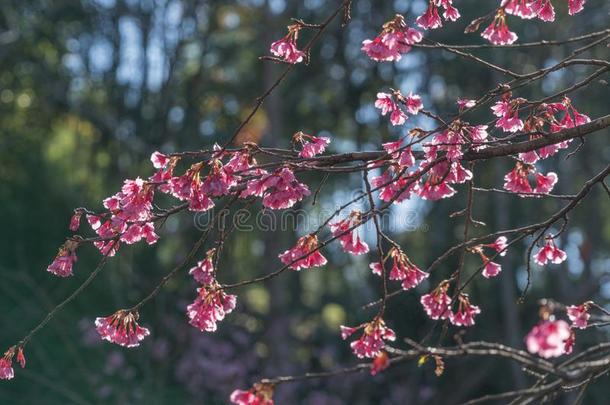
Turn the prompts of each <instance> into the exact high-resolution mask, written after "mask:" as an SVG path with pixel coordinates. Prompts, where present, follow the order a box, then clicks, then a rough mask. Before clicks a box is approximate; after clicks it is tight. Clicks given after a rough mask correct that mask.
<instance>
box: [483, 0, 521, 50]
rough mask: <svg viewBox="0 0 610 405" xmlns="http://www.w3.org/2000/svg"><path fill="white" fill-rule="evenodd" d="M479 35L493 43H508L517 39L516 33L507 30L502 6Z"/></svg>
mask: <svg viewBox="0 0 610 405" xmlns="http://www.w3.org/2000/svg"><path fill="white" fill-rule="evenodd" d="M481 36H482V37H483V38H485V39H486V40H488V41H489V42H491V43H492V44H494V45H510V44H512V43H514V42H515V41H516V40H517V34H515V33H514V32H512V31H509V29H508V26H507V25H506V17H505V15H504V10H503V9H502V8H500V9H498V12H497V13H496V16H495V17H494V20H493V21H492V22H491V24H490V25H489V26H488V27H487V28H486V29H485V30H484V31H483V32H482V33H481Z"/></svg>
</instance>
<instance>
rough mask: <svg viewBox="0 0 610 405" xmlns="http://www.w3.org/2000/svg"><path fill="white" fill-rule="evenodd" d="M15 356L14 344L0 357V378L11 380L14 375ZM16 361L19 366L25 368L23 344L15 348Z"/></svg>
mask: <svg viewBox="0 0 610 405" xmlns="http://www.w3.org/2000/svg"><path fill="white" fill-rule="evenodd" d="M14 356H15V346H12V347H10V348H9V349H8V350H7V351H6V352H5V353H4V356H2V358H0V380H11V379H12V378H13V377H14V376H15V370H13V357H14ZM17 363H19V365H20V366H21V368H25V356H24V355H23V346H19V349H17Z"/></svg>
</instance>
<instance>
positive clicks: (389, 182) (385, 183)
mask: <svg viewBox="0 0 610 405" xmlns="http://www.w3.org/2000/svg"><path fill="white" fill-rule="evenodd" d="M405 154H407V156H408V155H410V154H411V152H410V150H409V151H405V152H402V153H401V155H400V157H401V158H403V157H405V156H403V155H405ZM404 163H409V162H408V161H406V162H404ZM397 165H398V166H399V167H400V165H399V164H397ZM399 172H400V171H398V172H397V171H396V169H394V168H393V167H390V168H388V170H386V171H385V172H384V173H383V174H382V175H381V176H376V177H373V178H372V179H371V184H372V185H373V186H374V187H375V188H379V198H380V199H381V200H382V201H393V202H394V203H395V204H399V203H401V202H403V201H404V200H406V199H408V198H409V197H410V196H411V193H412V192H413V191H414V189H415V188H416V186H417V182H415V181H413V180H412V179H411V178H410V176H405V175H403V176H400V177H398V178H396V176H397V175H398V174H399Z"/></svg>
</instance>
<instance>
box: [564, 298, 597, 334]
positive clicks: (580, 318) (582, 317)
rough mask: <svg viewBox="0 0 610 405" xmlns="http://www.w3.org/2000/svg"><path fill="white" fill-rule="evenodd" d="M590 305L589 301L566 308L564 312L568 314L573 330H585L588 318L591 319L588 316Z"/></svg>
mask: <svg viewBox="0 0 610 405" xmlns="http://www.w3.org/2000/svg"><path fill="white" fill-rule="evenodd" d="M591 304H592V302H591V301H587V302H585V303H583V304H580V305H570V306H568V307H566V312H567V314H568V318H570V321H572V327H573V328H578V329H586V328H587V324H588V323H589V318H590V317H591V315H590V314H589V307H590V306H591Z"/></svg>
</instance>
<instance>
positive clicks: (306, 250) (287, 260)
mask: <svg viewBox="0 0 610 405" xmlns="http://www.w3.org/2000/svg"><path fill="white" fill-rule="evenodd" d="M317 249H318V237H317V236H316V235H314V234H311V235H306V236H303V237H301V238H299V240H298V241H297V244H296V245H295V246H294V247H293V248H291V249H288V250H287V251H285V252H284V253H282V254H280V255H279V258H280V260H281V261H282V263H284V264H285V265H290V268H291V269H293V270H297V271H299V270H301V269H309V268H311V267H319V266H324V265H325V264H326V258H325V257H324V256H322V254H321V253H320V251H319V250H317Z"/></svg>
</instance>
